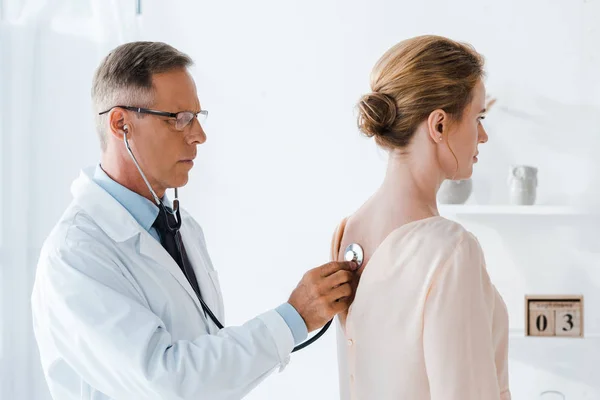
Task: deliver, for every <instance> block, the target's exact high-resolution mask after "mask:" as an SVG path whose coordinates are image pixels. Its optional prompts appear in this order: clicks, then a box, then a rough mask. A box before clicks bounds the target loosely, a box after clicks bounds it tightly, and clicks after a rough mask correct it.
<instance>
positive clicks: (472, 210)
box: [439, 204, 600, 217]
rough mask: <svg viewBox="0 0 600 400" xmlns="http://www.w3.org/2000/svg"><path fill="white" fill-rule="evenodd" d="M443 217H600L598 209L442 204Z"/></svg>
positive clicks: (440, 206)
mask: <svg viewBox="0 0 600 400" xmlns="http://www.w3.org/2000/svg"><path fill="white" fill-rule="evenodd" d="M439 212H440V214H441V215H463V216H468V215H483V216H485V215H489V216H492V215H498V216H511V215H514V216H527V215H538V216H573V217H591V216H599V215H600V213H599V212H598V211H597V210H596V209H592V208H585V207H573V206H547V205H533V206H512V205H470V204H465V205H463V204H440V205H439Z"/></svg>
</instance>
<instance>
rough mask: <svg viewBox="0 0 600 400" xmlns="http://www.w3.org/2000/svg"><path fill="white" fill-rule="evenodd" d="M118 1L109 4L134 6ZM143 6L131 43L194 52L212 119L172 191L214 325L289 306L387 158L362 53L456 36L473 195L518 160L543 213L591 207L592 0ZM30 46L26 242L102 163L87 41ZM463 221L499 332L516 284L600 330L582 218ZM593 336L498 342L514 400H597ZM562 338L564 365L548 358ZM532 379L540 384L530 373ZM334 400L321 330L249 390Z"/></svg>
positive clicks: (594, 129) (595, 92) (516, 295)
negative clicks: (365, 96)
mask: <svg viewBox="0 0 600 400" xmlns="http://www.w3.org/2000/svg"><path fill="white" fill-rule="evenodd" d="M133 3H134V2H133V1H131V7H130V8H127V7H124V8H123V12H126V13H130V14H132V13H133V10H134V6H133ZM143 12H144V14H143V17H142V18H143V19H142V23H143V24H142V31H141V32H142V33H141V35H140V36H139V37H140V38H143V39H147V40H163V41H168V42H170V43H172V44H173V45H175V46H177V47H179V48H180V49H181V50H183V51H186V52H188V53H189V54H190V55H192V57H193V58H194V59H195V60H196V63H197V67H196V68H195V70H194V74H195V76H196V79H197V84H198V91H199V96H200V101H201V103H202V105H203V107H204V108H206V109H208V110H209V111H210V115H209V119H208V124H207V127H206V130H207V133H208V141H207V143H206V144H205V145H203V146H201V147H200V149H199V152H198V162H197V164H196V167H195V169H194V171H193V173H192V180H191V182H190V183H189V185H188V186H187V187H186V188H184V189H183V190H181V197H182V203H183V205H184V206H185V207H186V208H187V209H188V210H189V211H191V212H192V214H193V215H194V216H195V217H196V218H197V219H198V220H199V221H200V223H201V224H202V225H203V227H204V229H205V231H206V235H207V240H208V245H209V250H210V252H211V254H212V257H213V261H214V264H215V266H216V268H217V269H219V270H220V277H221V283H222V286H223V291H224V294H225V306H226V309H227V321H226V322H227V324H239V323H242V322H244V321H245V320H247V319H249V318H251V317H253V316H255V315H256V314H258V313H260V312H262V311H264V310H265V309H267V308H271V307H275V306H277V305H278V304H280V303H281V302H283V301H286V300H287V297H288V296H289V293H290V292H291V290H292V289H293V288H294V286H295V285H296V283H297V281H298V279H300V277H301V275H302V274H303V273H304V272H305V271H306V270H307V269H309V268H312V267H314V266H317V265H319V264H321V263H324V262H326V261H328V254H329V242H330V238H331V234H332V233H333V229H334V228H335V226H336V224H337V223H338V222H339V220H340V219H341V218H343V217H344V216H346V215H348V214H349V213H351V212H352V211H353V210H354V209H355V208H357V207H358V206H359V205H360V204H361V203H362V202H363V201H364V200H365V199H366V198H367V197H368V196H369V195H370V194H371V193H372V191H373V190H374V189H375V188H376V187H377V186H378V184H379V182H380V180H381V178H382V177H383V172H384V168H385V155H384V153H383V152H381V151H379V150H377V149H376V148H375V145H374V144H373V143H372V142H371V141H369V140H367V139H365V138H363V137H361V136H360V135H359V133H358V132H357V130H356V123H355V115H354V110H353V107H354V104H355V102H356V100H357V99H358V98H359V97H360V95H361V94H362V93H364V92H365V91H368V77H369V73H370V70H371V68H372V66H373V64H374V63H375V61H376V60H377V58H378V57H379V56H380V55H381V54H382V53H383V52H384V51H385V50H387V49H388V48H389V47H390V46H391V45H393V44H395V43H396V42H398V41H400V40H402V39H404V38H407V37H411V36H414V35H418V34H423V33H435V34H442V35H446V36H449V37H451V38H454V39H458V40H464V41H468V42H470V43H472V44H473V45H474V46H475V47H476V48H477V50H479V51H480V52H482V53H483V54H484V55H485V56H486V59H487V61H488V64H487V69H488V81H487V82H488V91H489V92H490V93H491V94H493V95H494V96H496V97H498V103H497V106H496V107H495V108H494V109H493V110H492V112H491V113H490V115H489V117H488V119H487V120H486V121H485V122H486V127H487V129H488V133H489V135H490V141H489V143H488V144H486V145H485V146H482V148H481V156H480V162H479V164H478V165H477V167H476V172H475V175H474V183H475V184H474V186H475V189H474V193H473V195H472V197H471V199H470V202H473V203H480V204H490V203H493V204H497V203H506V201H507V196H506V183H505V182H506V174H507V171H508V166H509V165H510V164H513V163H528V164H533V165H536V166H538V167H539V169H540V187H539V203H540V204H598V203H599V202H600V190H599V189H597V188H598V187H599V186H598V183H600V176H599V173H598V171H600V161H598V159H597V157H596V156H595V154H596V152H597V149H599V148H600V140H599V138H600V135H599V134H600V128H599V126H600V124H599V122H600V121H599V119H600V117H599V115H600V113H599V108H600V80H599V79H598V78H597V76H596V71H598V70H599V67H600V28H599V27H598V25H599V24H598V23H597V21H598V20H599V19H600V1H598V0H589V1H569V2H566V1H559V0H530V1H527V2H523V1H519V0H510V1H495V2H491V1H487V0H486V1H475V0H462V1H460V2H452V3H447V2H444V1H423V2H406V1H383V0H370V1H364V0H363V1H356V0H352V1H345V2H341V1H327V2H324V1H316V0H308V1H302V2H301V1H291V0H289V1H285V2H282V1H276V0H271V1H268V0H256V1H253V2H247V1H241V0H240V1H228V2H215V1H212V2H209V1H204V2H196V1H190V0H187V1H184V0H172V1H170V2H169V4H168V5H167V4H166V3H165V2H160V1H158V0H144V3H143ZM129 17H130V15H129ZM54 52H56V53H54ZM41 53H42V55H43V56H42V58H41V60H42V66H41V68H42V69H41V70H40V73H39V75H38V77H37V79H39V85H40V90H39V93H40V97H39V98H37V99H36V101H35V106H36V107H38V112H37V114H36V122H35V124H34V128H32V130H31V132H30V134H31V138H32V139H31V146H32V149H31V151H32V152H33V153H34V154H35V158H34V160H33V161H32V162H31V164H30V176H31V182H30V184H31V185H32V187H33V189H32V190H33V192H32V194H30V197H29V203H30V212H31V213H32V216H31V220H35V221H38V222H37V223H36V224H35V225H34V226H33V227H32V231H31V233H30V234H31V246H32V252H35V251H37V250H38V246H39V245H40V244H41V241H42V240H43V238H44V236H45V235H46V234H47V232H48V231H49V230H50V228H51V226H52V224H53V223H54V221H55V220H56V219H57V218H58V217H59V216H60V214H61V212H62V210H63V208H64V207H65V206H66V204H67V202H68V199H69V192H68V186H69V184H70V181H71V180H72V179H73V178H74V177H75V176H76V175H77V171H78V168H79V167H80V166H82V165H84V164H87V163H93V162H95V161H96V156H97V150H96V147H95V146H96V137H95V134H94V132H93V123H92V117H91V113H90V112H89V111H87V110H89V107H88V106H89V82H90V80H91V73H92V70H93V68H94V67H95V65H96V63H97V62H98V61H99V54H98V51H97V48H94V47H92V46H91V45H90V44H89V43H87V44H86V42H84V41H82V40H75V39H69V38H68V37H66V36H61V34H57V33H55V34H53V35H51V36H49V37H48V39H47V40H45V41H44V43H43V48H42V50H41ZM57 109H59V110H62V111H59V113H57V112H56V110H57ZM5 134H6V133H4V132H3V135H5ZM48 193H52V194H53V195H52V196H48ZM8 199H10V198H9V197H8V196H4V195H3V200H4V201H7V200H8ZM5 204H6V203H5ZM42 204H45V205H46V206H47V207H48V208H47V210H46V211H45V212H41V208H40V206H41V205H42ZM463 222H464V223H465V224H466V225H467V226H468V228H469V229H472V230H473V231H474V232H475V233H476V234H477V235H478V236H479V238H480V240H481V242H482V245H483V247H484V250H485V251H486V257H487V260H488V264H489V269H490V274H491V275H492V277H493V279H494V280H495V282H496V283H497V286H498V288H499V290H500V292H501V293H502V294H503V296H504V298H505V300H506V302H507V304H508V307H509V312H510V313H511V326H512V327H513V329H515V331H514V332H513V333H516V334H517V335H518V334H519V329H522V326H523V296H524V294H525V293H530V292H532V293H544V292H549V293H555V292H560V293H562V292H564V293H574V292H575V293H583V294H584V295H585V299H586V303H585V305H586V334H590V335H591V336H593V335H594V334H595V335H598V334H599V333H600V310H599V306H600V297H599V295H598V293H600V292H599V291H598V290H597V289H598V287H599V286H600V272H599V271H598V267H597V266H598V261H599V258H600V250H599V249H600V246H598V245H597V241H596V240H595V238H596V237H597V233H598V230H597V229H596V228H595V225H593V224H590V223H589V221H585V220H584V221H582V220H581V219H579V220H573V219H565V218H562V219H556V218H554V219H547V218H546V219H544V218H535V219H532V218H529V219H526V220H525V222H523V221H521V222H519V223H518V224H517V223H516V221H515V220H511V219H502V220H498V219H488V220H485V221H483V220H473V219H467V220H463ZM5 232H6V230H5ZM582 232H583V233H584V234H582ZM30 267H32V265H31V264H30ZM23 345H24V346H25V345H28V344H26V343H23ZM599 346H600V344H599V342H598V339H596V340H595V341H594V339H593V338H592V337H590V338H588V339H584V340H583V341H579V342H576V344H574V342H572V341H568V339H567V341H560V342H559V341H556V340H549V341H546V342H540V341H535V342H531V341H529V342H523V341H522V340H516V341H513V345H512V348H511V355H512V357H513V363H512V365H514V370H513V371H514V372H513V373H512V375H511V382H512V386H513V394H514V398H515V399H517V400H520V399H525V398H536V397H534V395H537V393H539V389H540V388H552V387H547V386H546V385H547V384H550V383H551V384H553V385H562V386H561V390H564V391H565V392H566V393H567V394H568V395H569V396H568V397H567V398H574V399H591V398H597V397H598V396H600V394H599V395H598V396H596V397H585V396H595V395H596V394H598V390H600V389H599V388H598V387H597V386H596V387H595V389H593V387H594V385H597V382H598V381H599V380H598V378H600V372H598V371H597V370H596V369H595V368H592V367H591V366H590V365H588V366H587V367H585V368H584V369H583V370H584V372H583V374H582V372H581V371H579V370H577V365H578V364H577V363H578V362H579V361H580V359H577V358H576V357H577V355H579V356H581V357H582V356H583V355H584V354H587V355H590V354H595V355H597V357H596V360H598V359H600V354H598V353H597V352H596V353H592V352H593V351H595V349H598V348H600V347H599ZM559 347H560V348H561V349H562V350H560V354H561V358H559V359H556V358H554V359H552V358H548V354H552V351H553V350H554V351H558V350H556V349H558V348H559ZM527 351H529V353H528V352H527ZM513 352H514V353H513ZM538 353H541V354H545V357H546V358H542V356H539V355H538ZM573 354H575V356H574V355H573ZM533 371H538V372H533ZM552 371H554V372H552ZM556 371H558V372H556ZM398 373H401V371H399V372H398ZM527 374H529V375H527ZM527 376H534V378H533V379H534V380H535V381H536V382H537V383H538V384H539V385H538V386H536V385H528V384H526V382H527V379H528V378H527ZM578 385H579V386H578ZM536 390H537V392H536ZM585 390H587V394H583V393H584V391H585ZM336 396H337V368H336V360H335V340H334V335H333V334H332V333H329V334H327V335H326V336H325V337H324V338H323V339H321V340H320V341H319V342H318V343H317V344H315V345H314V346H312V347H310V348H309V349H306V350H303V351H302V352H300V353H298V354H295V355H294V356H293V358H292V363H291V364H290V365H289V366H288V368H287V369H286V370H285V371H284V373H282V374H276V375H274V376H272V377H271V378H270V379H269V380H268V381H267V382H265V383H264V384H263V385H261V386H260V387H259V388H258V389H256V391H255V392H254V393H253V394H251V395H250V396H248V399H254V400H258V399H281V398H285V399H289V400H294V399H306V398H318V399H333V398H336ZM29 398H34V396H32V397H29ZM35 398H36V399H37V398H40V397H35Z"/></svg>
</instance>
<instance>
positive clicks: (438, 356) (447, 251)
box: [332, 217, 511, 400]
mask: <svg viewBox="0 0 600 400" xmlns="http://www.w3.org/2000/svg"><path fill="white" fill-rule="evenodd" d="M344 226H345V220H344V221H343V222H342V223H341V224H340V226H339V227H338V229H337V230H336V233H335V235H334V240H333V243H332V258H333V259H338V258H339V255H340V251H339V250H340V249H339V246H340V242H341V238H342V235H343V231H344ZM336 319H337V330H338V361H339V374H340V392H341V399H342V400H388V399H390V400H391V399H395V400H430V399H431V400H509V399H510V398H511V396H510V391H509V386H508V313H507V310H506V305H505V304H504V301H503V300H502V298H501V297H500V294H499V293H498V291H497V290H496V288H495V287H494V285H493V284H492V282H491V281H490V277H489V276H488V273H487V271H486V266H485V260H484V257H483V253H482V250H481V247H480V245H479V242H478V241H477V239H476V238H475V237H474V236H473V235H472V234H471V233H470V232H468V231H467V230H465V229H464V228H463V227H462V226H461V225H459V224H457V223H455V222H452V221H450V220H447V219H445V218H443V217H430V218H426V219H422V220H418V221H414V222H411V223H408V224H406V225H403V226H401V227H400V228H397V229H396V230H394V231H393V232H392V233H390V234H389V235H388V237H387V238H386V239H385V240H384V241H383V242H382V243H381V244H380V246H379V248H378V249H377V250H376V251H375V253H374V254H373V255H372V256H371V258H370V260H369V263H368V265H367V266H366V268H365V270H364V272H363V273H362V275H361V279H360V284H359V286H358V290H357V292H356V297H355V300H354V302H353V304H352V305H351V307H350V309H349V310H348V312H347V314H344V315H340V316H338V318H336Z"/></svg>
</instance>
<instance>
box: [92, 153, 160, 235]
mask: <svg viewBox="0 0 600 400" xmlns="http://www.w3.org/2000/svg"><path fill="white" fill-rule="evenodd" d="M92 180H93V181H94V182H96V183H97V184H98V185H99V186H100V187H101V188H102V189H104V190H106V191H107V192H108V194H110V195H111V196H112V197H114V199H115V200H117V201H118V202H119V204H121V205H122V206H123V207H124V208H125V209H126V210H127V211H128V212H129V213H130V214H131V215H132V216H133V218H134V219H135V220H136V221H137V222H138V224H140V226H142V227H143V228H144V229H145V230H146V231H150V228H152V224H154V221H155V220H156V217H157V216H158V207H157V206H156V204H154V203H153V202H151V201H150V200H148V199H147V198H145V197H144V196H141V195H139V194H137V193H135V192H133V191H131V190H129V189H127V188H126V187H125V186H123V185H121V184H120V183H118V182H116V181H114V180H113V179H111V177H109V176H108V175H107V174H106V172H104V170H103V169H102V167H101V166H100V164H98V165H97V166H96V169H95V171H94V176H93V177H92ZM162 200H163V202H164V203H165V205H166V206H168V207H170V206H171V202H170V201H169V199H168V198H167V196H166V195H165V196H164V197H163V199H162Z"/></svg>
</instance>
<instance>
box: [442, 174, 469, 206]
mask: <svg viewBox="0 0 600 400" xmlns="http://www.w3.org/2000/svg"><path fill="white" fill-rule="evenodd" d="M472 190H473V181H472V180H471V178H469V179H463V180H457V181H452V180H449V179H446V180H445V181H444V182H442V185H441V186H440V189H439V190H438V193H437V199H438V202H439V203H441V204H464V203H465V202H466V201H467V200H468V199H469V196H470V195H471V191H472Z"/></svg>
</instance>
